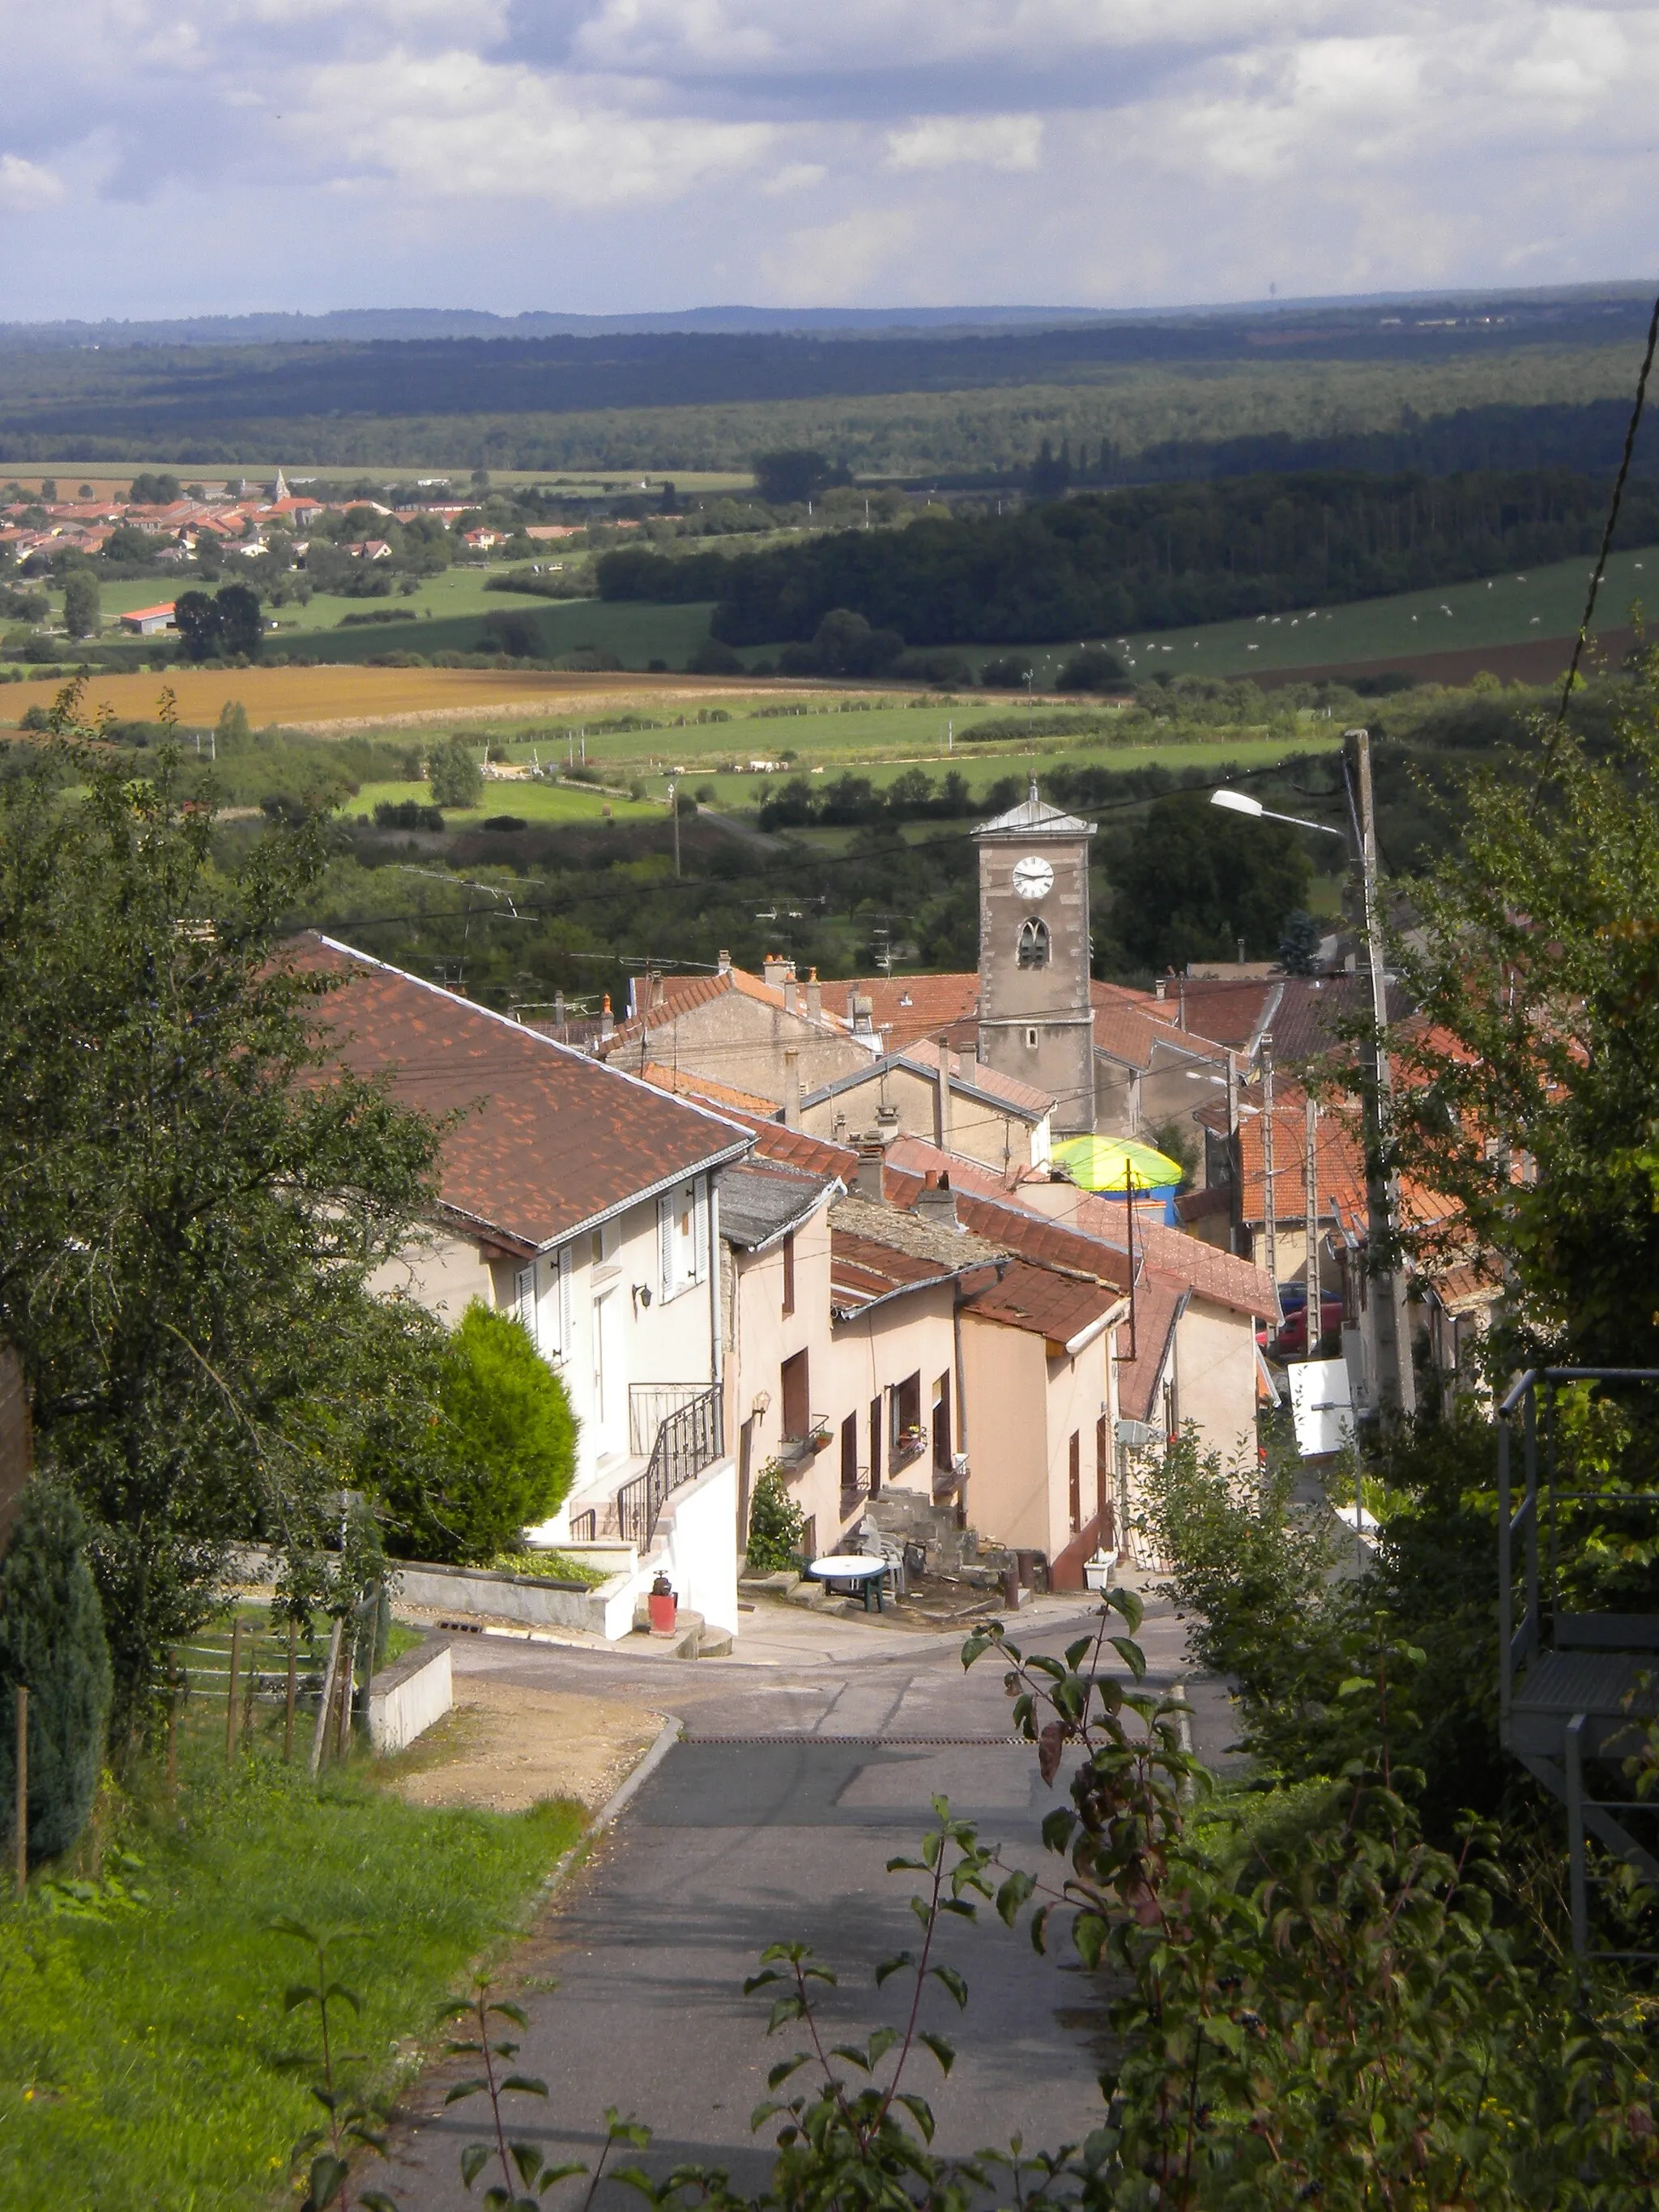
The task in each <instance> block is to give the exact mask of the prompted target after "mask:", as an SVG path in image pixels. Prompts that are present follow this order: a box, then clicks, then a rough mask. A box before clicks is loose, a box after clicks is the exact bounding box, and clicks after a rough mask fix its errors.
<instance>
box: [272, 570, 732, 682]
mask: <svg viewBox="0 0 1659 2212" xmlns="http://www.w3.org/2000/svg"><path fill="white" fill-rule="evenodd" d="M473 598H474V599H475V600H476V605H474V606H472V607H470V608H469V607H464V606H462V605H459V602H458V604H457V605H454V606H453V607H449V608H444V607H441V605H439V604H437V603H434V604H432V605H430V606H429V607H428V609H427V611H425V612H422V613H416V614H415V615H414V616H413V617H412V618H411V619H409V620H406V621H396V622H386V623H361V624H359V623H353V624H352V625H351V626H350V627H349V628H345V629H343V628H340V627H338V621H339V617H338V616H337V614H333V612H332V611H333V610H334V609H335V608H350V609H351V611H354V612H356V611H361V610H362V609H363V608H364V607H365V605H367V606H368V607H384V608H386V611H388V612H392V611H397V610H398V609H399V608H400V607H401V606H403V605H405V604H408V605H410V606H411V607H412V606H414V605H416V602H414V601H410V602H407V603H405V602H403V601H399V600H397V599H390V600H386V599H381V600H374V599H371V600H369V601H368V602H367V603H365V602H364V601H362V600H357V601H355V602H354V601H340V600H337V599H330V600H329V601H328V602H327V608H328V612H329V615H330V616H331V621H330V623H329V626H328V627H327V628H324V627H322V626H320V625H319V624H314V623H313V626H312V627H310V628H309V629H301V628H299V627H298V626H297V625H296V626H295V630H294V632H293V635H291V636H289V635H285V633H286V632H287V630H288V623H287V621H286V619H285V618H286V617H287V616H288V615H289V612H290V610H289V608H287V607H283V608H282V609H280V610H279V611H278V613H277V617H276V619H277V620H278V621H279V622H281V623H283V629H282V630H280V631H278V633H277V635H276V637H275V638H274V639H273V640H272V641H271V649H272V651H273V652H281V651H282V650H283V647H284V645H286V646H287V647H289V650H290V651H294V652H303V653H307V654H311V653H316V654H318V655H319V656H323V657H325V658H326V659H329V660H331V661H343V662H350V661H357V662H362V661H366V660H369V659H374V658H375V657H377V656H378V655H380V654H382V653H420V654H422V656H423V657H424V658H427V659H430V657H431V656H432V655H433V654H434V653H487V652H490V651H492V650H494V649H495V648H494V647H493V645H492V642H491V640H490V638H489V635H488V634H487V633H486V631H485V628H484V624H485V622H486V621H487V620H488V618H489V617H490V616H492V615H503V616H505V615H511V616H512V617H513V618H514V620H515V621H516V622H518V623H527V624H528V625H529V627H530V629H531V631H532V633H533V635H534V638H535V640H536V641H537V642H536V644H535V646H534V648H533V650H532V653H531V654H530V655H529V656H528V657H529V658H531V659H538V660H556V659H559V658H560V657H561V656H562V655H563V654H565V653H577V652H580V650H581V649H582V648H583V647H592V648H593V650H594V651H596V652H599V653H611V654H613V655H614V656H615V657H616V659H618V660H620V661H621V662H622V663H623V665H624V667H628V668H641V669H642V668H644V667H645V666H646V665H647V662H649V661H653V660H660V661H662V662H663V663H665V665H666V666H668V667H669V668H684V665H685V664H686V662H687V661H688V660H689V659H690V657H691V655H692V654H693V653H695V652H696V649H697V647H698V646H700V645H701V644H702V642H703V641H704V640H705V639H706V638H707V637H708V606H707V605H697V604H693V605H687V606H666V607H664V606H654V605H648V604H646V603H643V602H640V601H629V600H619V601H617V602H614V603H613V602H611V601H607V600H605V599H532V598H530V597H529V596H527V595H525V594H521V593H519V592H485V591H484V590H483V586H482V583H479V584H477V585H475V586H473ZM316 605H317V601H316V600H315V599H313V601H312V602H311V605H310V606H309V607H306V608H302V609H295V610H292V611H293V612H295V613H299V614H306V615H309V614H311V613H312V612H313V609H315V607H316Z"/></svg>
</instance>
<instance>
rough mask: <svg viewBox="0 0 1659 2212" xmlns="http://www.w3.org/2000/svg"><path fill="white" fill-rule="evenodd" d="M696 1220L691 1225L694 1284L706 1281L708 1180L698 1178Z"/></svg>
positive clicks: (692, 1276)
mask: <svg viewBox="0 0 1659 2212" xmlns="http://www.w3.org/2000/svg"><path fill="white" fill-rule="evenodd" d="M696 1192H697V1195H696V1220H695V1222H694V1223H693V1225H692V1233H693V1237H694V1239H695V1256H694V1258H693V1260H692V1263H691V1267H692V1273H691V1279H692V1281H693V1282H694V1283H706V1282H707V1281H708V1176H698V1177H697V1183H696Z"/></svg>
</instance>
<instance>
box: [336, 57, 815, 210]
mask: <svg viewBox="0 0 1659 2212" xmlns="http://www.w3.org/2000/svg"><path fill="white" fill-rule="evenodd" d="M307 94H308V101H309V107H310V112H309V113H308V115H307V119H306V129H307V135H308V137H309V138H310V141H311V143H312V148H313V160H314V161H317V162H318V163H319V164H324V163H325V162H326V161H327V157H328V152H329V149H330V148H331V146H332V145H337V144H350V145H351V146H352V147H353V148H354V149H355V154H356V158H355V160H354V161H353V162H352V163H351V164H350V165H349V170H348V173H349V171H350V170H361V169H364V168H367V169H369V170H372V171H379V172H380V173H384V174H385V175H387V176H389V177H391V178H392V179H395V180H396V182H397V183H398V185H400V186H402V187H404V188H405V189H407V190H410V191H416V192H417V193H420V194H422V196H429V197H435V198H439V199H453V198H461V199H466V198H487V199H497V198H501V199H535V200H543V201H548V202H550V203H552V204H555V205H556V206H560V207H567V208H603V207H615V206H621V205H629V204H637V203H639V202H641V201H659V200H664V199H670V198H677V197H679V196H680V195H681V194H683V193H684V192H688V191H693V190H695V189H696V188H697V187H698V186H699V185H705V184H707V183H708V181H709V180H710V179H714V178H715V177H720V176H724V175H727V174H730V173H732V171H734V170H738V169H745V168H748V167H751V166H752V165H753V164H754V163H755V162H757V161H759V160H761V159H762V158H763V156H764V155H765V154H766V153H767V151H768V149H769V148H770V146H771V144H772V142H773V138H774V136H775V134H774V131H773V130H772V128H771V126H770V125H767V124H763V123H720V122H712V121H706V120H704V119H702V118H699V117H673V116H666V117H664V116H656V115H651V114H641V113H638V112H634V113H630V112H628V109H627V108H626V107H625V106H623V105H622V104H621V103H620V102H619V101H618V100H617V96H616V94H617V88H612V87H598V88H593V87H584V86H583V85H581V84H580V83H579V82H572V81H571V80H569V79H568V78H564V77H560V76H548V75H543V74H539V73H538V72H536V71H534V70H530V69H527V68H526V67H523V66H522V65H514V66H508V67H502V66H499V65H496V64H491V63H488V62H485V61H483V60H481V59H480V58H478V57H477V56H476V55H473V54H468V53H460V52H452V53H447V54H441V55H436V56H432V57H422V58H416V57H413V56H410V55H406V54H398V55H394V56H392V57H389V58H386V59H385V60H382V61H380V62H377V63H375V64H372V65H371V64H365V63H350V64H337V65H335V66H334V67H331V68H329V69H325V70H319V71H317V72H316V74H315V76H313V78H312V80H311V82H310V84H309V85H308V87H307ZM365 118H368V119H367V120H365ZM342 166H345V165H342Z"/></svg>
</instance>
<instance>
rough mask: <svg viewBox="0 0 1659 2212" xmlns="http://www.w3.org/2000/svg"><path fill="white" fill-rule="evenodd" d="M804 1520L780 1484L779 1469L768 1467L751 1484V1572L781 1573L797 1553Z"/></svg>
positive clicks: (796, 1556)
mask: <svg viewBox="0 0 1659 2212" xmlns="http://www.w3.org/2000/svg"><path fill="white" fill-rule="evenodd" d="M805 1533H806V1522H805V1516H803V1514H802V1512H801V1510H800V1508H799V1505H797V1504H796V1503H795V1501H794V1499H793V1498H791V1496H790V1495H789V1492H788V1491H787V1488H786V1487H785V1486H784V1480H783V1472H782V1470H781V1468H777V1467H769V1468H766V1469H764V1471H763V1473H762V1474H761V1477H760V1479H759V1480H758V1481H757V1483H756V1485H755V1495H754V1497H753V1498H752V1499H751V1501H750V1507H749V1551H748V1555H747V1564H748V1566H749V1571H750V1573H751V1574H757V1575H775V1574H782V1573H784V1572H786V1571H787V1570H788V1569H789V1568H791V1567H793V1565H794V1564H795V1562H796V1560H797V1559H799V1557H800V1545H801V1538H802V1537H803V1536H804V1535H805Z"/></svg>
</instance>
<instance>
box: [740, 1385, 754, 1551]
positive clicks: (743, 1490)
mask: <svg viewBox="0 0 1659 2212" xmlns="http://www.w3.org/2000/svg"><path fill="white" fill-rule="evenodd" d="M754 1473H755V1424H754V1422H753V1420H752V1419H750V1420H747V1421H745V1422H744V1425H743V1426H742V1427H741V1428H740V1429H739V1430H738V1555H739V1557H741V1555H742V1554H743V1553H744V1552H746V1551H747V1550H748V1549H749V1495H750V1485H751V1483H752V1481H753V1479H754Z"/></svg>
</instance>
